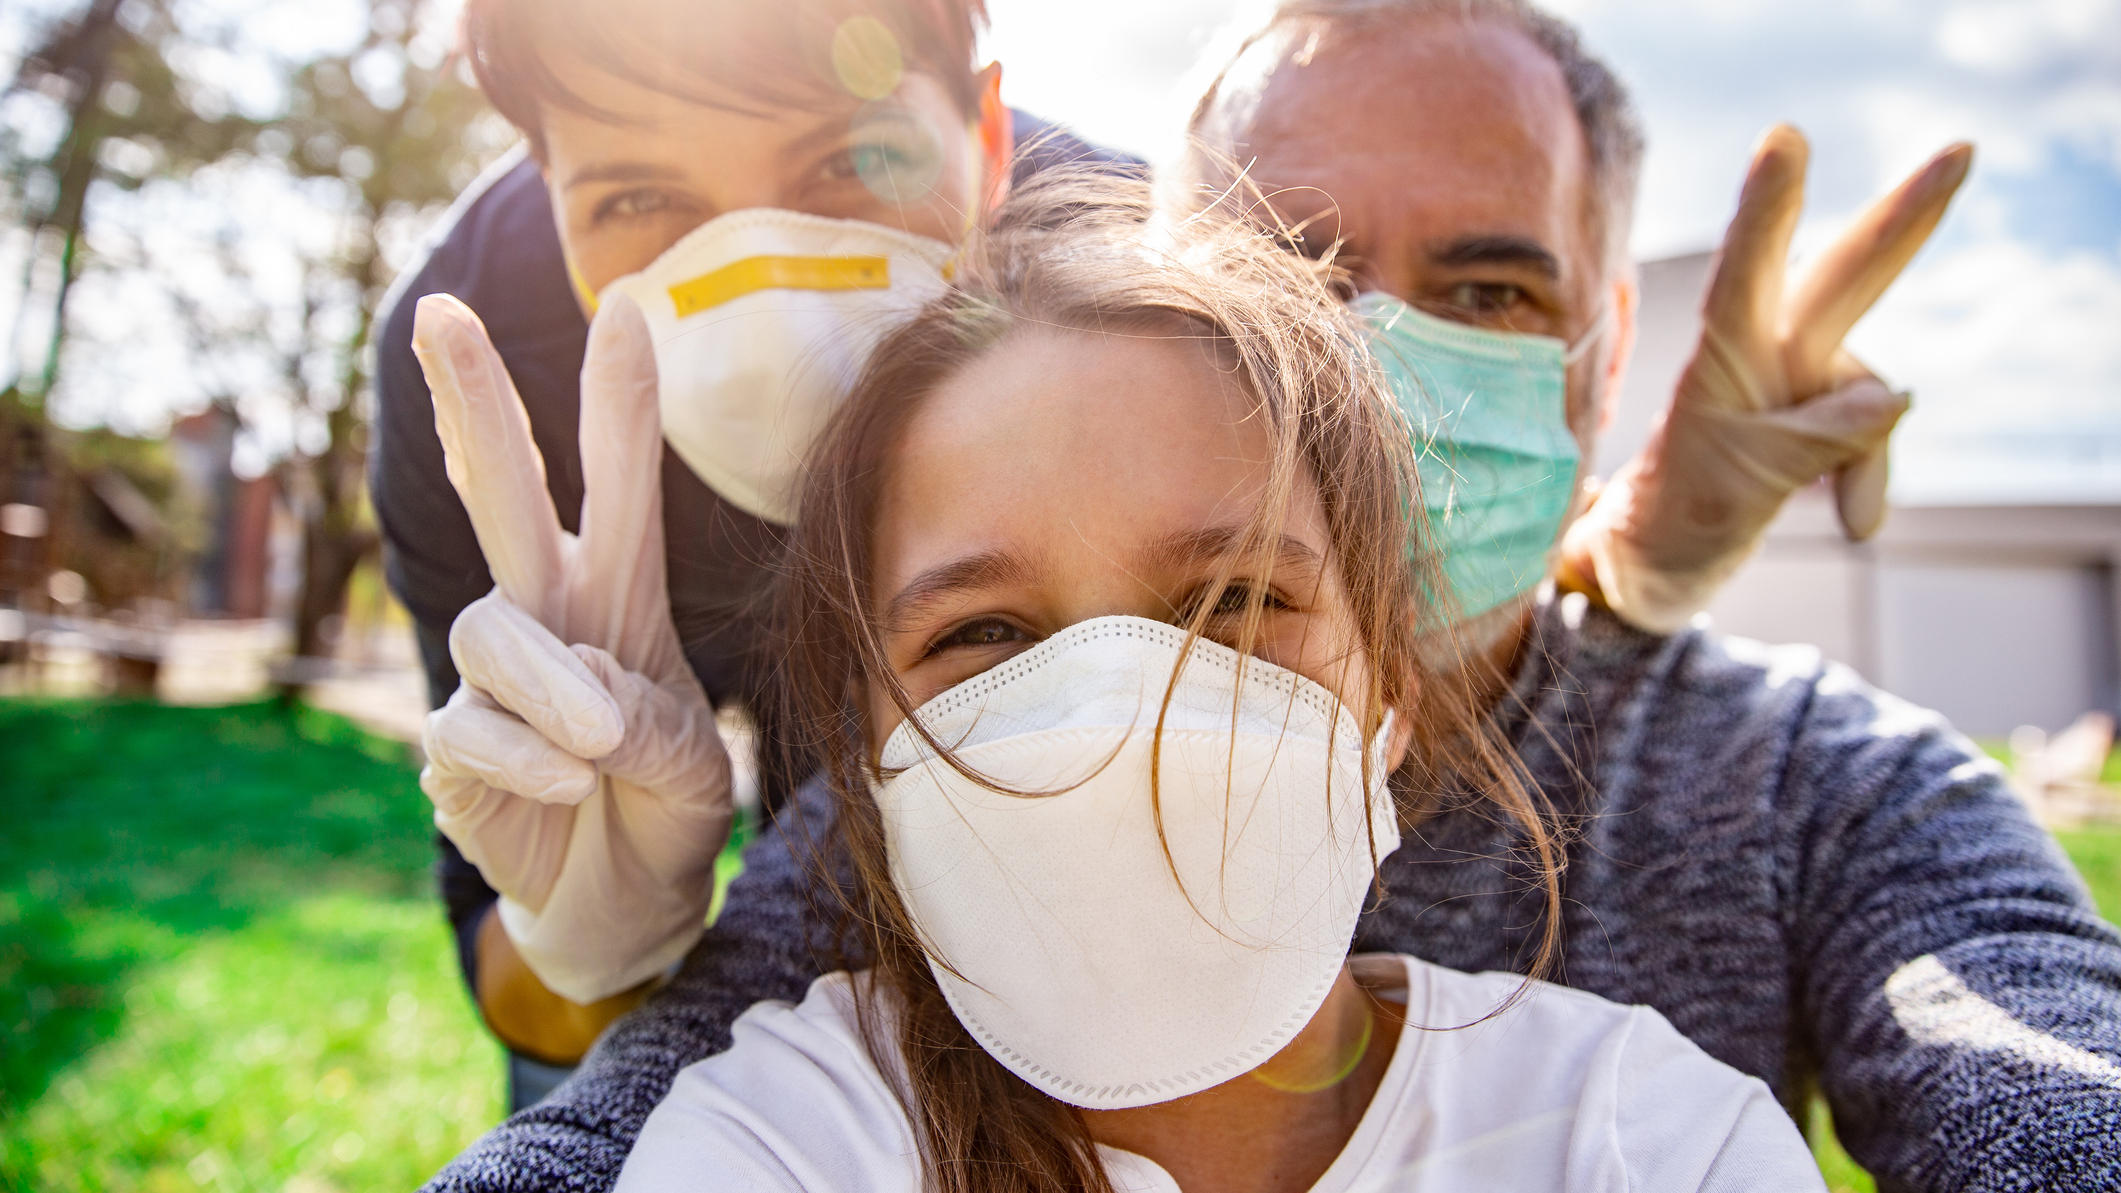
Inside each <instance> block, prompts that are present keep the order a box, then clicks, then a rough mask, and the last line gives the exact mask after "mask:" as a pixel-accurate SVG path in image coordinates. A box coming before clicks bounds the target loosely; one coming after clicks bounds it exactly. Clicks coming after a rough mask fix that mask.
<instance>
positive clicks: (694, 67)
mask: <svg viewBox="0 0 2121 1193" xmlns="http://www.w3.org/2000/svg"><path fill="white" fill-rule="evenodd" d="M986 23H987V5H986V0H778V2H776V3H755V2H753V0H594V2H591V0H467V3H466V4H465V7H464V17H463V52H464V54H465V56H466V58H468V59H469V60H470V63H471V70H472V73H473V74H474V75H475V76H476V77H477V78H478V81H479V89H480V90H481V91H483V92H484V93H485V94H486V98H487V101H488V102H490V103H492V104H493V106H494V107H495V108H496V109H498V110H499V111H500V113H501V115H503V116H505V117H507V118H508V121H509V123H511V124H513V125H515V126H516V128H517V129H518V130H520V131H521V132H522V134H523V136H524V138H525V139H526V140H527V141H528V142H529V143H530V151H531V154H532V155H533V156H534V157H536V158H538V159H539V160H541V161H542V160H544V155H545V139H544V113H545V110H546V109H547V108H548V107H555V106H556V107H562V108H566V109H569V110H571V111H576V112H583V113H587V114H590V115H607V113H605V112H603V111H602V110H601V109H599V108H597V107H596V105H594V104H592V103H590V102H589V101H588V100H587V99H585V98H583V97H582V96H581V95H579V94H577V93H576V92H575V91H574V90H573V89H572V88H569V87H568V86H567V85H566V83H565V82H564V81H563V79H562V77H561V75H560V73H559V71H558V70H557V69H555V64H556V63H557V62H558V61H560V60H563V59H571V60H573V61H575V62H577V63H580V64H582V65H586V66H589V67H592V68H594V69H598V70H602V71H606V72H609V73H611V74H613V75H616V76H618V77H620V78H624V79H626V80H628V81H631V82H637V83H641V84H644V85H646V86H649V87H652V88H655V89H657V90H660V91H666V92H668V93H670V94H672V95H675V96H678V97H680V98H683V99H687V100H692V101H695V102H698V103H701V104H705V105H709V106H713V107H721V108H729V109H737V110H745V111H759V110H765V109H768V108H771V107H774V106H799V107H800V106H817V105H818V104H820V103H821V102H827V101H831V100H833V99H835V98H838V99H845V98H847V97H849V96H850V95H851V96H852V98H854V99H857V100H861V99H874V98H877V96H876V95H875V94H871V93H868V92H870V91H871V88H869V87H868V86H865V85H863V84H861V83H857V84H856V85H855V86H852V87H850V86H848V82H849V80H848V74H849V70H850V64H851V65H852V67H853V69H854V70H855V71H856V72H857V73H859V74H861V75H864V76H867V77H868V78H871V79H873V78H874V77H875V76H876V75H877V74H878V72H879V71H881V72H882V73H883V76H884V77H885V78H886V79H890V78H892V77H893V76H894V75H895V74H896V72H897V71H898V70H899V69H909V70H918V71H920V72H922V73H925V74H931V75H933V76H935V77H936V78H937V79H939V80H941V81H942V83H943V84H944V86H945V87H946V88H948V89H949V91H950V93H951V95H952V96H953V97H954V98H955V99H956V100H957V102H958V103H959V105H960V106H962V107H963V108H964V109H965V110H966V111H967V112H972V111H976V110H977V108H978V106H979V72H978V71H977V69H976V68H975V66H974V64H973V52H974V49H975V45H976V43H977V40H978V37H979V33H980V30H981V29H982V28H984V27H985V25H986Z"/></svg>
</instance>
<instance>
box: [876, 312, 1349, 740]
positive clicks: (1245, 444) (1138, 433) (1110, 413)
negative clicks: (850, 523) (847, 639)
mask: <svg viewBox="0 0 2121 1193" xmlns="http://www.w3.org/2000/svg"><path fill="white" fill-rule="evenodd" d="M1252 404H1253V403H1252V400H1251V398H1250V396H1249V395H1248V394H1247V393H1246V392H1245V391H1244V389H1243V387H1242V385H1241V384H1240V383H1239V381H1238V380H1237V379H1236V378H1235V377H1234V376H1232V375H1231V373H1230V372H1229V370H1228V369H1227V368H1225V367H1224V366H1223V365H1222V364H1221V363H1220V362H1218V361H1217V360H1216V359H1215V357H1214V356H1213V355H1212V353H1211V351H1210V349H1209V348H1208V347H1207V346H1205V345H1204V344H1202V343H1200V342H1199V341H1197V340H1190V339H1186V338H1182V337H1180V336H1176V335H1169V336H1165V335H1154V334H1148V335H1102V334H1095V333H1087V332H1075V331H1065V330H1056V329H1050V328H1031V327H1025V328H1023V329H1021V330H1018V331H1015V332H1013V333H1012V334H1011V335H1010V336H1009V337H1008V338H1007V339H1005V340H1004V341H1003V342H1002V343H1001V344H999V345H997V346H996V347H995V348H993V349H991V350H989V351H988V352H987V353H985V354H984V355H982V356H981V357H979V358H978V359H976V360H974V361H973V362H972V363H971V364H969V365H968V366H966V367H965V368H963V369H961V370H959V371H958V372H957V373H956V374H954V375H952V376H951V377H949V378H947V379H946V380H945V381H944V382H943V384H942V385H941V386H939V387H938V388H937V390H936V391H935V393H934V394H932V395H930V396H929V397H928V398H927V399H926V400H925V401H924V402H922V403H921V405H920V408H919V410H918V411H917V413H916V414H915V415H914V417H913V418H912V420H911V421H910V422H909V423H908V424H907V426H906V428H905V431H904V433H903V437H902V439H901V440H900V441H899V443H898V444H897V445H896V449H895V451H894V452H893V453H892V455H891V456H890V460H889V472H888V474H887V475H886V477H885V478H884V483H883V486H882V493H881V499H880V501H879V503H878V506H877V514H876V525H875V527H874V540H873V541H874V544H875V546H874V556H873V566H874V569H875V571H874V574H873V575H872V576H871V578H870V579H871V584H872V588H871V591H872V592H873V593H875V599H876V608H875V609H874V610H872V614H873V616H875V617H876V618H877V623H878V625H879V626H880V628H881V630H882V634H883V643H884V649H885V653H886V655H887V657H888V659H889V663H890V666H891V669H892V671H893V672H894V673H895V674H896V676H897V677H898V680H899V682H900V683H901V684H903V685H904V686H905V688H906V690H907V692H908V693H909V694H910V695H911V696H912V699H913V702H914V704H915V705H916V706H918V705H919V704H921V703H923V702H925V701H927V700H929V699H930V698H932V697H934V696H936V695H939V694H941V693H942V692H943V691H944V690H945V689H948V688H950V687H952V686H953V685H956V684H958V683H960V682H962V681H964V680H966V679H969V678H971V677H972V676H974V675H977V674H979V673H980V672H982V671H985V670H987V669H988V668H990V667H993V666H995V665H996V664H998V663H1000V662H1001V661H1002V660H1004V659H1007V658H1009V657H1010V656H1011V655H1014V654H1017V653H1019V652H1021V651H1024V650H1026V649H1029V648H1030V647H1031V646H1033V645H1035V644H1037V643H1038V642H1040V641H1041V640H1043V639H1045V638H1047V637H1048V636H1050V635H1052V634H1054V633H1056V632H1058V631H1060V630H1062V629H1065V628H1066V627H1068V626H1070V625H1073V624H1075V623H1077V622H1080V621H1085V620H1088V619H1090V618H1094V617H1106V616H1115V615H1125V616H1133V617H1145V618H1153V619H1155V620H1159V621H1166V622H1172V623H1184V622H1185V621H1186V620H1187V619H1188V618H1189V617H1191V616H1192V615H1194V614H1195V613H1197V612H1199V611H1201V610H1203V609H1206V610H1208V611H1210V615H1209V619H1208V621H1207V623H1206V627H1205V633H1206V635H1207V636H1208V637H1210V638H1213V639H1216V640H1219V641H1222V642H1225V643H1226V644H1230V643H1233V640H1234V639H1235V637H1236V635H1237V634H1238V632H1239V628H1240V626H1241V624H1242V620H1243V617H1244V610H1245V606H1246V598H1247V597H1248V595H1249V594H1251V593H1254V592H1257V593H1260V594H1262V595H1263V596H1264V602H1263V605H1264V608H1263V616H1262V619H1261V621H1260V624H1259V631H1258V638H1257V640H1256V641H1255V643H1254V644H1253V648H1252V653H1253V654H1255V655H1257V656H1258V657H1260V658H1263V659H1266V660H1267V661H1269V662H1271V663H1274V664H1277V665H1279V666H1282V667H1287V668H1289V669H1290V670H1292V671H1295V672H1297V673H1299V674H1301V675H1303V676H1305V677H1307V678H1309V679H1312V680H1314V681H1316V682H1318V683H1319V684H1321V685H1323V686H1325V687H1326V688H1328V689H1331V690H1332V691H1334V692H1335V693H1337V694H1338V695H1339V696H1340V697H1341V699H1342V700H1343V701H1345V702H1347V703H1348V704H1349V705H1350V706H1351V707H1353V708H1355V709H1357V710H1358V712H1359V713H1361V712H1362V711H1363V710H1365V709H1366V706H1367V703H1368V701H1369V699H1370V697H1369V695H1368V693H1369V680H1370V668H1369V664H1368V661H1367V656H1366V654H1365V651H1364V649H1363V643H1362V641H1361V639H1360V636H1359V635H1358V633H1357V628H1356V622H1355V619H1354V617H1353V615H1352V613H1351V610H1350V607H1349V603H1348V599H1347V594H1346V592H1345V591H1344V589H1343V586H1342V583H1341V578H1340V575H1339V573H1338V571H1337V570H1336V568H1335V567H1334V564H1333V562H1332V560H1333V555H1332V551H1331V543H1330V540H1329V538H1328V535H1327V528H1326V521H1325V513H1324V510H1323V509H1322V507H1321V506H1320V504H1319V500H1318V495H1317V490H1316V486H1315V485H1314V484H1313V483H1312V482H1311V480H1310V478H1309V477H1308V475H1307V476H1305V477H1304V478H1303V479H1302V480H1301V481H1300V482H1299V484H1298V485H1297V486H1296V488H1295V490H1294V493H1293V496H1292V498H1291V505H1290V508H1289V509H1288V510H1287V511H1286V515H1285V517H1284V518H1283V525H1282V533H1283V536H1284V537H1283V539H1282V541H1281V543H1280V544H1279V547H1278V549H1277V550H1276V552H1275V554H1274V561H1273V563H1272V565H1271V566H1270V567H1268V568H1266V569H1265V570H1264V571H1262V570H1260V569H1259V568H1257V567H1254V566H1253V565H1252V563H1251V561H1250V560H1249V559H1247V560H1246V561H1245V563H1244V566H1243V567H1241V568H1240V569H1239V570H1237V571H1235V572H1234V573H1233V574H1232V577H1231V580H1230V583H1229V585H1228V586H1227V587H1221V588H1218V587H1217V585H1216V577H1217V575H1218V573H1219V572H1220V570H1221V569H1222V568H1223V567H1225V566H1226V565H1228V564H1229V563H1231V562H1232V561H1233V560H1234V559H1238V558H1241V557H1243V556H1250V555H1255V554H1257V552H1256V550H1254V551H1245V550H1243V548H1242V547H1241V540H1242V539H1243V537H1244V535H1245V531H1246V528H1247V527H1248V525H1249V524H1250V523H1251V522H1252V520H1253V519H1254V518H1255V517H1257V516H1258V514H1259V513H1260V507H1261V503H1262V501H1263V499H1264V498H1265V494H1266V489H1267V486H1268V475H1269V451H1270V445H1269V441H1268V436H1267V433H1266V431H1264V430H1263V429H1262V428H1261V427H1260V426H1259V424H1258V421H1257V420H1256V419H1253V418H1248V415H1249V414H1250V409H1251V406H1252ZM867 703H868V709H867V711H868V723H869V728H870V733H871V742H872V744H876V743H881V742H882V741H883V740H884V739H885V738H886V737H888V736H889V735H890V733H891V731H892V730H893V729H895V728H896V727H897V726H898V724H899V722H900V721H901V720H902V719H903V718H902V717H901V715H900V714H899V711H898V709H897V707H896V705H894V704H893V702H892V700H891V699H890V697H889V695H888V694H887V693H886V692H885V691H884V689H883V687H882V686H881V685H878V684H872V685H871V690H870V691H869V693H868V694H867ZM1382 711H1383V710H1381V709H1368V710H1367V716H1366V717H1365V721H1366V723H1367V724H1369V725H1371V726H1374V725H1375V723H1376V722H1375V718H1377V717H1379V716H1381V715H1382Z"/></svg>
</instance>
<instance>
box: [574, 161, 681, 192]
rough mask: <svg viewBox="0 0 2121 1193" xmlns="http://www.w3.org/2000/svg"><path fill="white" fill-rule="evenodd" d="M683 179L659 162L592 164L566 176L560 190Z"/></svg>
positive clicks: (670, 167) (676, 171) (674, 169)
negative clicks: (604, 184) (565, 180)
mask: <svg viewBox="0 0 2121 1193" xmlns="http://www.w3.org/2000/svg"><path fill="white" fill-rule="evenodd" d="M683 178H684V173H683V171H681V170H678V169H677V168H676V167H674V166H666V165H663V164H662V163H660V162H629V161H617V162H592V163H590V164H589V165H586V166H583V167H582V168H581V169H579V170H575V171H573V172H572V173H570V174H568V175H567V183H566V185H565V186H564V187H563V188H562V189H564V190H573V189H574V188H575V187H578V186H581V185H583V184H585V183H593V182H677V181H680V180H681V179H683Z"/></svg>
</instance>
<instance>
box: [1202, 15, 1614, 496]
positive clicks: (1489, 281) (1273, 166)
mask: <svg viewBox="0 0 2121 1193" xmlns="http://www.w3.org/2000/svg"><path fill="white" fill-rule="evenodd" d="M1231 81H1232V83H1233V84H1235V85H1236V86H1237V87H1239V88H1244V87H1246V86H1248V85H1253V84H1256V85H1257V86H1258V87H1259V90H1258V97H1259V102H1258V106H1257V109H1256V111H1255V112H1254V113H1253V115H1252V116H1251V118H1250V120H1249V122H1247V123H1246V124H1245V126H1244V127H1241V128H1239V129H1238V130H1237V141H1238V144H1237V145H1236V146H1235V147H1234V156H1235V158H1236V159H1237V160H1238V161H1239V162H1246V161H1250V162H1251V163H1252V173H1253V178H1254V179H1255V180H1256V181H1257V182H1258V184H1259V185H1260V186H1261V187H1262V188H1263V189H1264V190H1265V191H1266V193H1267V195H1268V196H1269V198H1270V199H1271V201H1272V202H1273V205H1274V207H1275V209H1276V212H1277V213H1278V214H1279V215H1280V216H1281V217H1282V218H1283V219H1284V220H1286V221H1287V222H1288V223H1290V224H1292V225H1298V224H1303V223H1305V221H1312V222H1310V223H1309V224H1308V226H1307V227H1306V228H1305V242H1306V244H1307V246H1310V247H1314V248H1316V249H1317V250H1319V251H1323V250H1324V249H1325V247H1327V246H1329V245H1331V244H1332V243H1333V242H1334V240H1335V239H1336V238H1338V239H1341V240H1343V241H1344V244H1343V246H1342V250H1341V251H1342V254H1343V256H1342V262H1343V263H1344V264H1345V265H1347V266H1348V267H1349V268H1350V269H1351V270H1352V272H1353V273H1354V275H1355V280H1356V283H1357V285H1358V286H1360V287H1361V288H1362V289H1364V290H1381V291H1384V292H1386V293H1389V294H1392V295H1394V296H1395V297H1398V298H1401V299H1403V300H1405V301H1407V302H1409V303H1412V304H1414V305H1416V306H1418V307H1421V308H1422V309H1424V310H1426V311H1428V312H1429V313H1431V314H1434V315H1438V316H1440V317H1442V318H1445V319H1450V320H1453V321H1455V322H1460V323H1468V324H1473V325H1476V326H1480V327H1488V328H1493V329H1496V330H1501V331H1518V332H1530V333H1536V334H1539V335H1546V336H1553V337H1556V338H1559V339H1562V340H1566V341H1569V342H1571V343H1573V342H1575V341H1576V340H1577V339H1578V338H1579V337H1581V336H1583V335H1584V334H1585V333H1586V332H1587V331H1590V330H1591V329H1592V328H1593V326H1594V325H1595V324H1596V323H1597V322H1598V320H1599V319H1600V317H1601V314H1602V312H1603V311H1604V310H1605V308H1606V305H1607V304H1608V303H1612V304H1614V305H1615V307H1616V310H1615V312H1614V320H1615V322H1614V325H1613V326H1612V327H1609V328H1608V329H1607V330H1606V331H1605V333H1604V334H1602V335H1600V336H1599V337H1598V340H1597V342H1596V343H1595V344H1594V345H1592V346H1591V347H1590V348H1588V349H1587V350H1586V351H1585V352H1584V353H1583V355H1582V356H1581V357H1580V358H1579V359H1578V360H1577V362H1576V363H1575V364H1574V365H1573V366H1571V368H1570V371H1569V377H1568V395H1569V397H1568V403H1569V409H1568V417H1569V426H1570V428H1571V429H1572V430H1573V431H1574V432H1575V434H1576V438H1577V440H1578V442H1579V443H1581V444H1582V446H1583V449H1584V456H1585V458H1586V459H1588V458H1590V446H1591V439H1592V437H1593V436H1594V435H1595V433H1596V431H1597V428H1598V424H1599V422H1600V418H1601V414H1602V409H1601V408H1602V405H1603V401H1604V396H1605V395H1606V394H1607V393H1608V392H1610V390H1611V388H1612V386H1613V385H1614V383H1615V382H1617V379H1618V372H1619V366H1620V363H1621V358H1622V357H1624V355H1625V353H1624V351H1622V350H1620V348H1619V346H1620V345H1622V344H1624V343H1625V342H1626V340H1627V337H1628V335H1629V334H1630V333H1631V331H1632V328H1631V326H1630V325H1629V324H1630V320H1631V318H1632V310H1631V309H1630V308H1631V305H1632V293H1631V292H1630V291H1629V289H1628V286H1627V284H1626V283H1624V282H1621V283H1616V281H1615V278H1614V273H1615V271H1613V270H1611V269H1609V268H1608V265H1607V254H1606V243H1605V237H1604V228H1603V224H1602V216H1601V215H1600V212H1599V209H1598V207H1597V205H1596V204H1595V203H1594V202H1593V198H1594V192H1593V189H1592V185H1593V184H1592V173H1591V169H1590V162H1589V151H1588V149H1587V148H1586V146H1585V143H1584V137H1583V132H1582V129H1581V127H1580V125H1579V124H1578V123H1577V118H1576V113H1575V109H1574V107H1573V105H1572V103H1571V102H1570V99H1569V95H1568V90H1567V88H1566V86H1565V84H1564V83H1563V80H1562V76H1561V71H1560V68H1559V67H1557V66H1556V65H1555V64H1554V61H1553V59H1551V58H1549V57H1548V56H1547V55H1546V53H1545V52H1544V51H1542V50H1541V49H1540V48H1539V47H1538V46H1537V45H1536V44H1534V43H1533V42H1532V41H1531V40H1530V39H1528V38H1526V37H1525V36H1524V35H1523V34H1521V33H1519V32H1517V31H1516V30H1514V29H1512V28H1510V27H1509V26H1507V25H1505V24H1501V23H1498V22H1491V21H1467V20H1462V19H1460V18H1457V17H1454V16H1442V17H1435V18H1416V19H1412V20H1407V21H1401V22H1397V23H1393V24H1384V23H1379V24H1378V25H1376V26H1375V27H1368V28H1360V29H1356V30H1351V31H1348V32H1344V33H1340V34H1335V33H1333V32H1331V31H1326V30H1321V31H1319V32H1318V34H1317V36H1316V38H1315V40H1314V38H1313V33H1312V30H1311V29H1309V28H1306V27H1304V26H1302V25H1292V26H1291V27H1290V28H1289V29H1288V31H1287V32H1285V33H1283V34H1282V35H1280V36H1277V37H1271V38H1268V39H1264V40H1263V41H1262V43H1261V44H1260V45H1259V46H1256V47H1254V49H1253V51H1252V52H1251V53H1250V54H1248V55H1247V58H1246V60H1245V61H1243V62H1240V63H1239V64H1238V66H1237V68H1236V69H1235V70H1233V72H1232V75H1231Z"/></svg>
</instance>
